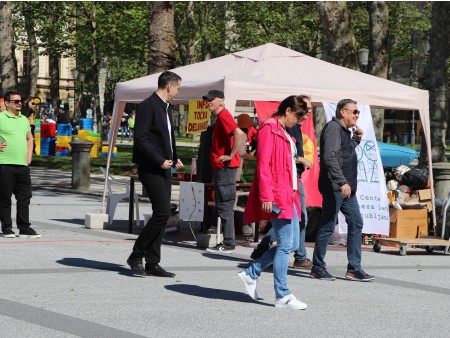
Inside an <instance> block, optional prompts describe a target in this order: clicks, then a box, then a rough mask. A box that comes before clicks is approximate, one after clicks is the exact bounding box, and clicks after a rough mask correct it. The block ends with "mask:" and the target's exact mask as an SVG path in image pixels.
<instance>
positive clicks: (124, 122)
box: [120, 112, 128, 143]
mask: <svg viewBox="0 0 450 338" xmlns="http://www.w3.org/2000/svg"><path fill="white" fill-rule="evenodd" d="M127 131H128V114H127V113H125V112H123V113H122V119H121V120H120V143H123V138H124V137H125V135H126V134H127Z"/></svg>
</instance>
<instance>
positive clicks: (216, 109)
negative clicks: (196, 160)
mask: <svg viewBox="0 0 450 338" xmlns="http://www.w3.org/2000/svg"><path fill="white" fill-rule="evenodd" d="M224 99H225V96H224V94H223V92H221V91H220V90H210V91H209V92H208V94H207V95H205V96H203V100H206V101H208V108H209V110H210V111H211V112H212V113H213V114H214V115H215V116H216V118H217V119H216V123H215V125H214V134H213V138H212V143H211V166H212V170H213V172H214V175H213V180H214V194H215V195H214V196H215V203H216V205H215V209H216V211H217V214H218V216H219V217H220V220H221V223H222V227H223V242H221V243H218V244H217V245H216V246H215V247H212V248H208V249H206V251H208V252H212V253H216V252H222V253H233V252H234V249H235V238H236V234H235V231H234V215H233V207H234V203H235V200H236V171H237V168H239V164H240V161H239V151H238V150H239V145H240V143H241V142H242V141H243V136H244V132H243V131H242V130H241V129H240V128H239V127H238V126H237V124H236V122H235V121H234V118H233V116H232V115H231V113H230V112H229V111H228V110H227V109H225V107H224Z"/></svg>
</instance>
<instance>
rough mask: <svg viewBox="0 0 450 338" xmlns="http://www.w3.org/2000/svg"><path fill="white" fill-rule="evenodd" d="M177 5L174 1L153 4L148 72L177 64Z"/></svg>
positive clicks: (165, 68) (159, 70) (156, 71)
mask: <svg viewBox="0 0 450 338" xmlns="http://www.w3.org/2000/svg"><path fill="white" fill-rule="evenodd" d="M174 18H175V6H174V4H173V2H172V1H155V2H153V4H152V10H151V13H150V26H149V39H148V40H149V43H148V50H149V58H148V61H147V63H148V73H149V74H154V73H158V72H161V71H164V70H167V69H171V68H174V66H175V50H176V41H175V26H174Z"/></svg>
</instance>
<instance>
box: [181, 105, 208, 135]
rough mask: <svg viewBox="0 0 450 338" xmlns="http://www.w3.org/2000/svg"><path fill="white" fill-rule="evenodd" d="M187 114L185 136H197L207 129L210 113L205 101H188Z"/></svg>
mask: <svg viewBox="0 0 450 338" xmlns="http://www.w3.org/2000/svg"><path fill="white" fill-rule="evenodd" d="M188 112H189V114H188V124H187V130H186V133H187V134H198V133H201V132H202V131H205V130H206V129H207V128H208V123H209V117H210V114H211V112H210V111H209V109H208V106H207V102H206V101H203V100H189V111H188Z"/></svg>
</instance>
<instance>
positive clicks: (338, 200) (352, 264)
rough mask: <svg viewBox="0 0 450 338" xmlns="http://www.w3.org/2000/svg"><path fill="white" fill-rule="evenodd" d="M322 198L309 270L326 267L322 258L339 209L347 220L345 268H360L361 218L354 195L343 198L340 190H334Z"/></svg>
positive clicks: (355, 269) (351, 269) (350, 269)
mask: <svg viewBox="0 0 450 338" xmlns="http://www.w3.org/2000/svg"><path fill="white" fill-rule="evenodd" d="M322 198H323V202H322V219H321V220H320V227H319V231H318V232H317V237H316V244H315V246H314V254H313V267H312V269H311V271H318V270H324V269H325V268H326V264H325V261H324V258H325V255H326V253H327V246H328V241H329V239H330V237H331V235H332V234H333V232H334V229H335V227H336V223H337V218H338V213H339V211H342V213H343V214H344V216H345V221H346V222H347V259H348V265H347V270H348V271H359V270H361V239H362V237H361V236H362V227H363V220H362V217H361V213H360V210H359V204H358V200H357V199H356V196H355V195H352V196H350V197H348V198H343V197H342V195H341V192H340V191H339V192H337V191H335V192H329V193H324V194H322Z"/></svg>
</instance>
